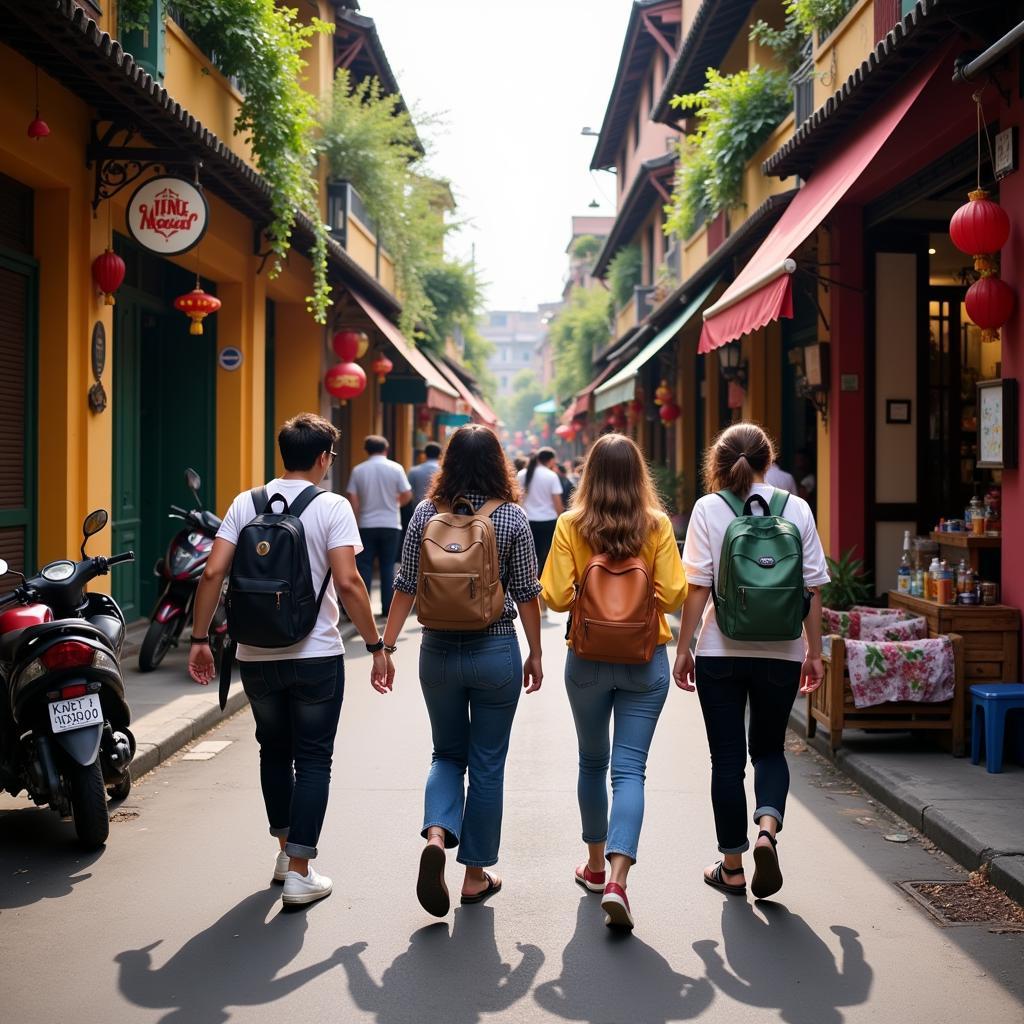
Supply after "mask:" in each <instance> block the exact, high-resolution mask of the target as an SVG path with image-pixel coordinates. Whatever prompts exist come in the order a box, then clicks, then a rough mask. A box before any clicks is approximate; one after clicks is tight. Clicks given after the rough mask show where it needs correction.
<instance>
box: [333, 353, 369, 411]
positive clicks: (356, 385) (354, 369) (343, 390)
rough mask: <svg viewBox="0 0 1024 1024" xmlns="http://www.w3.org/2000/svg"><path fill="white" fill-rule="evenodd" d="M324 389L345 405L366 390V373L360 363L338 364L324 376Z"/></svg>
mask: <svg viewBox="0 0 1024 1024" xmlns="http://www.w3.org/2000/svg"><path fill="white" fill-rule="evenodd" d="M324 387H325V388H326V389H327V393H328V394H329V395H333V396H334V397H335V398H337V399H338V400H339V401H340V402H341V404H342V405H344V404H345V403H346V402H347V401H348V399H350V398H358V397H359V396H360V395H361V394H362V393H363V392H364V391H365V390H366V373H365V371H364V370H363V368H362V367H361V366H360V365H359V364H358V363H353V362H347V363H337V364H335V365H334V366H332V367H331V368H330V369H329V370H328V371H327V374H326V375H325V376H324Z"/></svg>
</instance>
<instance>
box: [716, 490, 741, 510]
mask: <svg viewBox="0 0 1024 1024" xmlns="http://www.w3.org/2000/svg"><path fill="white" fill-rule="evenodd" d="M715 494H717V495H718V496H719V497H720V498H721V499H722V501H724V502H725V503H726V505H728V506H729V508H730V509H732V514H733V515H734V516H741V515H743V502H742V501H740V499H739V498H737V497H736V495H735V494H733V493H732V491H715Z"/></svg>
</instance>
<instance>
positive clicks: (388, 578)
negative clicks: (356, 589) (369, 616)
mask: <svg viewBox="0 0 1024 1024" xmlns="http://www.w3.org/2000/svg"><path fill="white" fill-rule="evenodd" d="M359 538H360V540H361V541H362V542H363V550H362V551H360V552H359V554H358V555H356V568H358V569H359V575H360V576H362V578H363V583H365V584H366V590H367V592H369V590H370V583H371V581H372V580H373V563H374V562H377V563H378V564H379V565H380V603H381V613H382V614H384V615H387V613H388V612H389V611H391V596H392V594H394V591H395V562H397V561H398V545H399V542H400V541H401V539H402V531H401V530H392V529H391V528H390V527H387V526H368V527H366V529H360V531H359Z"/></svg>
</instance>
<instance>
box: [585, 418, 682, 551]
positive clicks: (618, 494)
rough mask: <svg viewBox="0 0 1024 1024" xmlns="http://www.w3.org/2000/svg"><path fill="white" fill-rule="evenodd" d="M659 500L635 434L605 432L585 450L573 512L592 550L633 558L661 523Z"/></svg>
mask: <svg viewBox="0 0 1024 1024" xmlns="http://www.w3.org/2000/svg"><path fill="white" fill-rule="evenodd" d="M662 511H663V509H662V505H661V500H660V499H659V498H658V493H657V491H656V490H655V489H654V484H653V483H652V481H651V474H650V471H649V470H648V468H647V463H646V462H645V461H644V457H643V455H642V454H641V452H640V449H639V448H638V447H637V446H636V442H634V441H633V439H632V438H630V437H626V436H625V435H624V434H603V435H602V436H601V437H599V438H598V439H597V440H596V441H595V442H594V444H593V447H591V449H590V452H589V454H588V455H587V461H586V464H585V466H584V470H583V474H582V476H581V477H580V484H579V487H578V488H577V489H576V491H575V492H574V493H573V496H572V508H571V511H570V515H572V517H573V522H574V523H575V525H576V529H577V530H579V533H580V536H581V537H582V538H583V539H584V540H585V541H586V542H587V544H588V545H589V546H590V548H591V550H592V551H594V552H595V553H597V554H603V555H608V556H609V557H610V558H613V559H616V560H617V559H621V558H635V557H636V556H637V555H639V554H640V552H641V550H642V549H643V546H644V544H645V543H646V542H647V539H648V538H649V537H650V535H651V534H652V533H653V532H654V530H655V529H656V528H657V526H658V513H659V512H662Z"/></svg>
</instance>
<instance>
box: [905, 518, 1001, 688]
mask: <svg viewBox="0 0 1024 1024" xmlns="http://www.w3.org/2000/svg"><path fill="white" fill-rule="evenodd" d="M938 536H945V537H956V536H957V535H956V534H939V535H938ZM962 536H963V537H964V538H966V537H967V535H966V534H963V535H962ZM974 539H975V540H982V541H984V540H996V541H998V540H999V538H998V537H994V538H986V537H977V538H974ZM889 607H890V608H903V609H905V610H906V611H908V612H910V614H911V615H921V616H923V617H924V618H925V619H927V620H928V635H929V636H946V635H948V634H950V633H957V634H959V635H960V636H962V637H963V638H964V675H965V677H966V680H967V683H968V685H970V684H971V683H984V682H995V681H999V680H1003V679H1018V678H1020V671H1019V668H1020V665H1019V656H1018V653H1017V651H1018V648H1019V645H1020V610H1019V609H1017V608H1011V607H1009V606H1008V605H1005V604H991V605H989V604H978V605H968V604H964V605H961V604H939V603H938V602H937V601H926V600H925V599H924V598H923V597H911V596H910V595H909V594H900V593H898V592H897V591H895V590H890V591H889Z"/></svg>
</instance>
